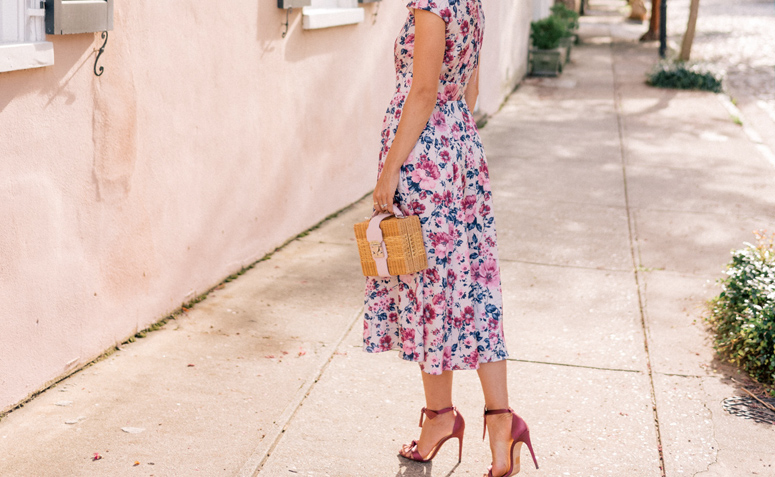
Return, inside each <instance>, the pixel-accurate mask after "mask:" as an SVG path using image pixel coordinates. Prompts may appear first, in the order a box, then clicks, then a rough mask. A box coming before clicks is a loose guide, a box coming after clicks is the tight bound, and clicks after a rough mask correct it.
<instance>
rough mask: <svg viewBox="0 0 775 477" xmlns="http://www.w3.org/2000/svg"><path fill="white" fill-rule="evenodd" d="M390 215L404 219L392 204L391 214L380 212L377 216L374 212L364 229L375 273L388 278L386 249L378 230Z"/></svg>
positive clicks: (380, 231)
mask: <svg viewBox="0 0 775 477" xmlns="http://www.w3.org/2000/svg"><path fill="white" fill-rule="evenodd" d="M391 215H395V216H396V217H399V218H403V217H404V214H402V213H401V210H400V209H399V208H398V207H397V206H396V205H395V204H393V213H392V214H391V213H389V212H382V213H379V214H378V213H377V212H376V211H375V212H374V215H372V216H371V219H369V226H368V227H367V228H366V240H368V241H369V248H370V249H371V258H373V259H374V263H375V264H376V265H377V273H378V274H379V276H380V277H389V276H390V272H389V271H388V265H387V256H388V252H387V247H386V246H385V240H384V239H383V237H382V229H380V228H379V224H380V223H382V221H383V220H385V219H386V218H388V217H390V216H391Z"/></svg>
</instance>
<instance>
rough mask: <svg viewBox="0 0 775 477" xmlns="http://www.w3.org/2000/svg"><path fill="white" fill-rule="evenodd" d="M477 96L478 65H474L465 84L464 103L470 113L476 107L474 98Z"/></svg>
mask: <svg viewBox="0 0 775 477" xmlns="http://www.w3.org/2000/svg"><path fill="white" fill-rule="evenodd" d="M478 97H479V65H476V69H475V70H474V74H473V75H471V79H469V80H468V86H466V95H465V99H466V105H467V106H468V110H469V111H471V112H472V113H473V112H474V108H475V107H476V99H477V98H478Z"/></svg>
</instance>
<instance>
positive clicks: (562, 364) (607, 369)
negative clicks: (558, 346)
mask: <svg viewBox="0 0 775 477" xmlns="http://www.w3.org/2000/svg"><path fill="white" fill-rule="evenodd" d="M506 360H507V361H515V362H517V363H531V364H548V365H550V366H566V367H568V368H583V369H596V370H599V371H616V372H619V373H638V374H641V373H643V371H641V370H639V369H624V368H606V367H602V366H588V365H583V364H570V363H555V362H552V361H534V360H532V359H518V358H506Z"/></svg>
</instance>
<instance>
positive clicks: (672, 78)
mask: <svg viewBox="0 0 775 477" xmlns="http://www.w3.org/2000/svg"><path fill="white" fill-rule="evenodd" d="M646 82H647V83H648V84H650V85H651V86H656V87H657V88H673V89H698V90H702V91H712V92H714V93H720V92H721V89H722V88H721V86H722V85H721V83H722V79H721V75H719V74H716V73H713V72H711V71H708V70H705V69H703V68H702V67H701V66H699V65H696V64H694V65H692V64H687V63H683V62H675V63H671V62H662V63H660V64H658V65H657V66H656V67H655V68H654V70H653V71H652V72H651V73H649V75H648V79H647V81H646Z"/></svg>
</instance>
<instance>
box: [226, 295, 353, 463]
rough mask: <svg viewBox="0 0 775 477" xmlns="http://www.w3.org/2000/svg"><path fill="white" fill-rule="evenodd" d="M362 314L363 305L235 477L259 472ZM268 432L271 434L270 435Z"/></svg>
mask: <svg viewBox="0 0 775 477" xmlns="http://www.w3.org/2000/svg"><path fill="white" fill-rule="evenodd" d="M362 314H363V307H360V308H359V309H358V311H357V312H356V313H355V315H354V317H353V318H352V320H351V322H350V324H349V325H348V326H347V327H346V328H345V330H344V332H343V333H342V334H341V335H340V337H339V338H338V339H337V340H336V343H335V344H334V346H331V348H330V350H329V353H328V357H327V358H326V359H324V360H322V362H321V364H320V365H319V366H318V368H317V369H316V370H315V371H314V372H313V373H312V374H311V376H312V378H311V379H308V380H307V381H306V382H305V383H304V384H303V385H302V386H301V387H300V388H299V390H298V391H296V394H295V396H294V397H293V399H292V400H291V402H290V403H289V404H288V406H286V408H285V410H284V411H283V413H282V414H280V416H279V417H278V418H277V419H276V420H275V421H274V426H273V428H272V429H271V430H270V431H268V432H267V433H266V434H265V437H264V438H263V439H261V442H260V443H259V444H258V446H256V448H255V450H254V451H253V452H252V454H251V455H250V457H248V459H247V461H245V463H244V464H243V466H242V468H241V469H240V470H239V472H237V474H236V477H255V476H257V475H259V474H260V473H261V469H262V468H263V467H264V464H266V461H267V460H268V459H269V457H270V456H271V454H272V452H274V450H275V449H276V448H277V446H278V445H279V444H280V441H281V440H282V437H283V435H285V430H286V429H287V428H288V425H289V424H290V423H291V421H292V420H293V418H294V417H295V416H296V413H297V412H298V410H299V408H300V407H301V405H302V404H303V403H304V400H305V399H307V396H308V395H309V393H310V392H312V388H313V387H314V386H315V384H317V382H318V381H319V380H320V378H321V377H322V376H323V373H324V372H325V371H326V368H328V365H329V364H330V363H331V361H332V360H333V358H334V355H335V354H336V351H337V350H338V349H339V347H340V346H341V345H342V343H343V342H344V340H345V339H347V335H349V334H350V332H351V331H352V329H353V327H354V326H355V324H356V323H358V320H359V319H360V317H361V315H362ZM270 433H271V434H272V435H270Z"/></svg>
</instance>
